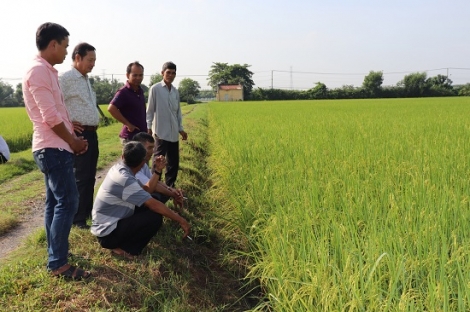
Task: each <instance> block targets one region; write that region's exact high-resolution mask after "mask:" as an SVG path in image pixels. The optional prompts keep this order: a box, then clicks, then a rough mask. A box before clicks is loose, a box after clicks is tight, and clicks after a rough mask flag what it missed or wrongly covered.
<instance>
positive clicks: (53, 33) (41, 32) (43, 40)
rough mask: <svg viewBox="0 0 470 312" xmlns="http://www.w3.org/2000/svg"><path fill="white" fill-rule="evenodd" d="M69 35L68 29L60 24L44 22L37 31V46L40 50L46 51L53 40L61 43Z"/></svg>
mask: <svg viewBox="0 0 470 312" xmlns="http://www.w3.org/2000/svg"><path fill="white" fill-rule="evenodd" d="M69 35H70V34H69V32H68V31H67V29H65V28H64V27H63V26H61V25H59V24H56V23H44V24H42V25H41V26H39V28H38V30H37V31H36V47H37V48H38V50H39V51H44V50H45V49H46V48H47V46H48V45H49V43H50V42H51V41H52V40H56V41H57V42H58V43H59V44H60V43H62V40H64V39H65V38H67V37H68V36H69Z"/></svg>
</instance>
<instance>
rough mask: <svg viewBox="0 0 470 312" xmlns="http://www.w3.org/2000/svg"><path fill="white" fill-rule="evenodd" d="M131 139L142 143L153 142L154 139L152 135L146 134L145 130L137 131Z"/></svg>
mask: <svg viewBox="0 0 470 312" xmlns="http://www.w3.org/2000/svg"><path fill="white" fill-rule="evenodd" d="M132 140H133V141H137V142H140V143H142V144H144V143H145V142H150V143H155V139H154V138H153V136H151V135H150V134H148V133H147V132H139V133H137V134H136V135H134V137H133V138H132Z"/></svg>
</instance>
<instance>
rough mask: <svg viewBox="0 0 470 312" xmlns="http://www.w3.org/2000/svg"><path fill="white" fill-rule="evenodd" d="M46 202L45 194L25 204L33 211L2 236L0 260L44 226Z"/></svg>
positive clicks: (103, 173) (98, 178)
mask: <svg viewBox="0 0 470 312" xmlns="http://www.w3.org/2000/svg"><path fill="white" fill-rule="evenodd" d="M113 165H114V163H110V164H109V165H107V166H106V167H105V168H103V169H101V170H99V171H98V172H97V173H96V183H95V185H99V184H100V183H101V182H102V180H103V179H104V177H105V176H106V173H107V172H108V170H109V168H111V167H112V166H113ZM44 202H45V194H44V193H43V194H41V195H40V196H38V198H36V199H35V200H28V201H27V202H24V205H25V206H29V207H31V210H30V211H29V212H28V213H27V214H25V215H24V216H23V217H22V218H21V220H20V223H19V224H18V225H17V226H16V227H14V228H13V229H12V230H10V231H9V232H8V233H6V234H4V235H1V236H0V259H1V258H4V257H6V256H7V255H8V254H9V253H10V252H11V251H13V250H15V249H16V248H18V247H19V246H21V244H22V243H23V241H24V240H25V239H26V238H27V237H28V236H29V235H30V234H31V233H33V232H34V231H36V230H37V229H39V228H40V227H43V226H44Z"/></svg>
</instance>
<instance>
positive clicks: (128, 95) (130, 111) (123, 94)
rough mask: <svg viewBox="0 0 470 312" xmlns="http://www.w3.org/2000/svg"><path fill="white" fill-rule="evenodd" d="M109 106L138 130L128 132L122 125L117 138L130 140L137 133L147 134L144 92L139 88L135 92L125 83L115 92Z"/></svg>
mask: <svg viewBox="0 0 470 312" xmlns="http://www.w3.org/2000/svg"><path fill="white" fill-rule="evenodd" d="M111 104H112V105H114V106H116V108H117V109H119V111H120V112H121V114H122V115H123V116H124V117H125V118H126V119H127V120H129V122H130V123H132V124H133V125H134V126H136V127H137V128H139V129H140V130H137V129H136V130H134V131H133V132H129V131H128V130H127V127H126V126H124V125H123V126H122V129H121V132H120V133H119V137H121V138H124V139H128V140H131V139H132V138H133V137H134V135H136V134H137V133H139V132H147V121H146V108H145V97H144V90H142V88H141V87H139V90H137V91H135V90H134V89H132V87H131V85H130V84H129V82H128V81H127V82H126V84H125V85H124V86H123V87H122V88H120V89H119V90H118V91H117V92H116V94H115V95H114V98H113V99H112V100H111Z"/></svg>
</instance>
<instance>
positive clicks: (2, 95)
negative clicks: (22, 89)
mask: <svg viewBox="0 0 470 312" xmlns="http://www.w3.org/2000/svg"><path fill="white" fill-rule="evenodd" d="M12 106H19V103H18V101H17V99H16V96H15V91H14V90H13V87H12V86H11V85H10V84H8V83H6V82H3V81H1V80H0V107H12Z"/></svg>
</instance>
